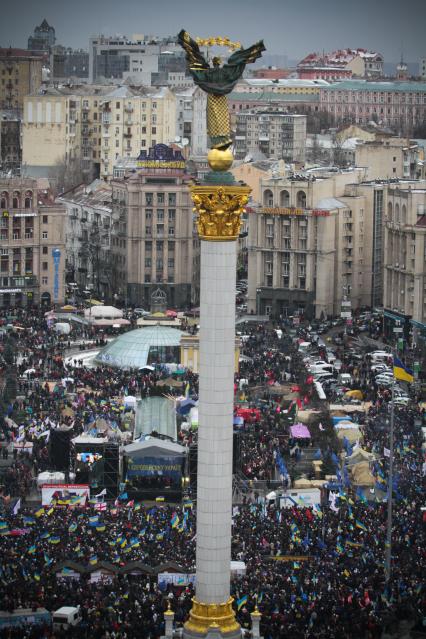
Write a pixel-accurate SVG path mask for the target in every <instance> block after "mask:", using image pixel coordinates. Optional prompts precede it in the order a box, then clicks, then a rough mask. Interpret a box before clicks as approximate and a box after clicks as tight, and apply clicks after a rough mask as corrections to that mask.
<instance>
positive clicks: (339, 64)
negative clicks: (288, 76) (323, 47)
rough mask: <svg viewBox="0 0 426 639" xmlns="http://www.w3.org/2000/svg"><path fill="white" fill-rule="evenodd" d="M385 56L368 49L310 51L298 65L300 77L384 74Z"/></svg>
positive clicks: (330, 78)
mask: <svg viewBox="0 0 426 639" xmlns="http://www.w3.org/2000/svg"><path fill="white" fill-rule="evenodd" d="M383 61H384V60H383V56H382V55H381V54H380V53H376V52H374V51H367V49H338V50H337V51H332V52H331V53H325V52H322V53H310V54H309V55H307V56H306V57H305V58H303V60H301V61H300V62H299V63H298V65H297V71H298V74H299V77H300V78H303V79H312V80H313V79H323V80H342V79H347V78H351V77H352V76H355V77H359V78H379V77H382V76H383Z"/></svg>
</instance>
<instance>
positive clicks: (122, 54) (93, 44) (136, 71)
mask: <svg viewBox="0 0 426 639" xmlns="http://www.w3.org/2000/svg"><path fill="white" fill-rule="evenodd" d="M162 54H168V56H170V55H173V54H176V56H177V57H176V61H173V62H172V61H171V60H170V59H169V58H168V59H166V56H165V55H162ZM182 60H184V58H183V56H182V49H181V47H180V46H179V45H178V44H177V42H176V37H169V38H163V39H159V38H156V37H155V36H143V35H135V36H133V39H129V38H128V37H127V36H114V37H112V36H103V35H98V36H92V37H91V38H90V40H89V82H90V83H91V84H92V83H95V82H104V81H105V80H119V81H120V80H121V81H123V80H126V79H128V78H130V79H131V81H132V82H134V83H139V84H143V85H145V86H151V80H152V75H151V74H153V73H154V74H156V73H159V72H164V71H165V70H166V72H167V71H168V70H169V69H170V70H173V67H174V66H175V67H176V66H179V64H180V67H181V66H182ZM180 67H179V68H178V69H176V70H179V71H184V70H185V66H183V68H180Z"/></svg>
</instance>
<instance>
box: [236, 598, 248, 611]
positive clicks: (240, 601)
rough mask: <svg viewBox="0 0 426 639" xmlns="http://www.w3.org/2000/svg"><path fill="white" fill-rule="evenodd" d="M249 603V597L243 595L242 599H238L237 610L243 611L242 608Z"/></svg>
mask: <svg viewBox="0 0 426 639" xmlns="http://www.w3.org/2000/svg"><path fill="white" fill-rule="evenodd" d="M247 601H248V595H243V596H242V597H241V598H240V599H237V609H238V610H241V608H242V607H243V606H245V605H246V603H247Z"/></svg>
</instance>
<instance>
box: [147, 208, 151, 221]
mask: <svg viewBox="0 0 426 639" xmlns="http://www.w3.org/2000/svg"><path fill="white" fill-rule="evenodd" d="M145 219H146V220H147V221H148V220H151V219H152V209H146V210H145Z"/></svg>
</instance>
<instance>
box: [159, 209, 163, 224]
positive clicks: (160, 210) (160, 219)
mask: <svg viewBox="0 0 426 639" xmlns="http://www.w3.org/2000/svg"><path fill="white" fill-rule="evenodd" d="M163 220H164V209H157V221H158V222H162V221H163Z"/></svg>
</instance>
